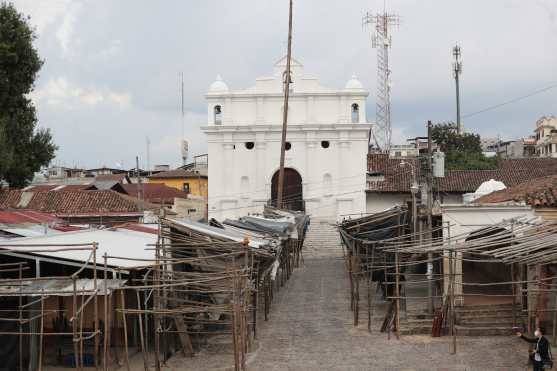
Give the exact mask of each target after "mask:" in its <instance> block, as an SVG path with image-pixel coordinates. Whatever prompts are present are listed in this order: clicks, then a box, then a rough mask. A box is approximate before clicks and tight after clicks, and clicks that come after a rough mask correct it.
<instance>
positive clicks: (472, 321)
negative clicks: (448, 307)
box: [457, 316, 527, 326]
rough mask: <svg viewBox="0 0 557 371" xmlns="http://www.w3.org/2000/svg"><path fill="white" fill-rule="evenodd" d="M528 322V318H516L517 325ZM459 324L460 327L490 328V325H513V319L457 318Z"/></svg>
mask: <svg viewBox="0 0 557 371" xmlns="http://www.w3.org/2000/svg"><path fill="white" fill-rule="evenodd" d="M526 322H527V317H520V316H517V317H516V323H517V324H521V323H526ZM457 323H458V324H459V325H464V326H468V325H484V326H488V325H489V324H505V325H507V324H511V326H512V323H513V318H512V317H507V316H505V317H476V318H457Z"/></svg>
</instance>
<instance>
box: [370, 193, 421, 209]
mask: <svg viewBox="0 0 557 371" xmlns="http://www.w3.org/2000/svg"><path fill="white" fill-rule="evenodd" d="M411 200H412V196H411V195H410V193H379V192H367V193H366V213H368V214H372V213H378V212H380V211H384V210H387V209H390V208H391V207H393V206H396V205H403V204H405V203H406V202H407V201H411Z"/></svg>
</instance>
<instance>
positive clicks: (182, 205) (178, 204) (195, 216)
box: [172, 196, 207, 221]
mask: <svg viewBox="0 0 557 371" xmlns="http://www.w3.org/2000/svg"><path fill="white" fill-rule="evenodd" d="M206 208H207V204H206V203H205V200H204V199H203V198H201V197H195V196H193V197H191V196H190V197H188V198H174V205H173V206H172V211H174V212H175V213H176V217H177V218H182V219H189V220H194V221H198V220H201V219H204V218H205V217H206Z"/></svg>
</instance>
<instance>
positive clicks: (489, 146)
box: [480, 137, 500, 152]
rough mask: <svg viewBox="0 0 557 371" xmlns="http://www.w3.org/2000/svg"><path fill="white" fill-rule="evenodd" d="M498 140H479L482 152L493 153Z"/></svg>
mask: <svg viewBox="0 0 557 371" xmlns="http://www.w3.org/2000/svg"><path fill="white" fill-rule="evenodd" d="M499 141H500V140H499V139H498V138H484V137H482V138H480V146H481V147H482V152H493V151H494V149H496V148H497V144H498V143H499Z"/></svg>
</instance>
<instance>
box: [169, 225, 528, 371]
mask: <svg viewBox="0 0 557 371" xmlns="http://www.w3.org/2000/svg"><path fill="white" fill-rule="evenodd" d="M314 234H315V231H314ZM310 236H311V235H310ZM309 242H310V243H308V248H307V249H306V250H305V254H304V255H305V265H304V266H303V267H300V268H298V269H296V270H295V271H294V274H293V275H292V277H291V279H290V280H289V281H288V282H287V283H286V284H285V286H284V287H283V288H281V290H280V291H279V292H278V293H277V295H276V296H275V298H274V302H273V305H272V309H271V315H270V320H269V321H268V322H264V321H263V320H262V318H261V317H260V321H259V324H258V335H257V340H256V342H255V343H254V345H253V348H252V352H251V353H250V354H249V355H248V370H250V371H260V370H261V371H270V370H281V371H285V370H292V371H294V370H295V371H313V370H320V371H321V370H338V371H352V370H354V371H356V370H358V371H359V370H366V371H367V370H391V371H395V370H396V371H445V370H446V371H449V370H450V371H452V370H458V371H464V370H468V371H472V370H481V371H487V370H501V371H514V370H527V368H526V359H527V345H526V343H524V342H521V341H520V340H519V339H517V338H516V337H514V336H509V337H492V338H486V337H483V338H472V337H468V338H464V337H462V338H459V339H458V354H457V355H450V354H449V340H450V339H449V338H447V337H445V338H431V337H430V336H402V337H401V339H400V340H396V339H395V338H394V336H393V337H392V338H391V340H388V339H387V336H386V334H383V333H380V332H379V331H378V330H377V329H378V327H379V326H380V323H379V321H380V319H377V320H375V322H374V323H373V329H372V333H368V331H367V323H363V324H362V325H361V326H360V327H358V328H354V327H353V326H352V316H351V312H350V309H349V306H350V300H349V295H348V279H347V276H346V273H345V268H344V262H343V260H342V250H341V249H340V247H338V245H336V244H337V242H336V241H334V240H333V241H331V242H330V243H328V244H326V243H322V242H321V241H319V243H315V242H314V243H311V242H312V241H309ZM335 245H336V247H335ZM361 317H365V318H363V320H364V321H367V316H366V314H365V313H363V312H362V313H361ZM226 341H227V340H226ZM173 361H174V362H170V364H169V366H170V368H171V369H173V370H231V369H233V368H230V365H233V363H232V360H231V358H230V355H224V354H222V353H219V352H206V353H204V352H202V353H201V354H197V355H196V356H195V357H194V358H193V359H174V360H173Z"/></svg>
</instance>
